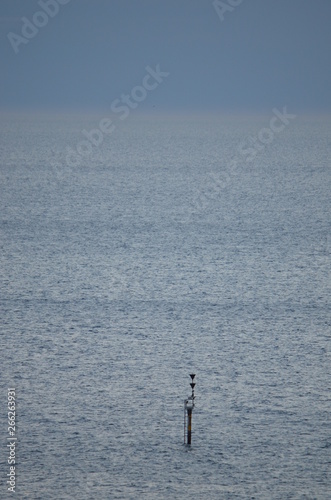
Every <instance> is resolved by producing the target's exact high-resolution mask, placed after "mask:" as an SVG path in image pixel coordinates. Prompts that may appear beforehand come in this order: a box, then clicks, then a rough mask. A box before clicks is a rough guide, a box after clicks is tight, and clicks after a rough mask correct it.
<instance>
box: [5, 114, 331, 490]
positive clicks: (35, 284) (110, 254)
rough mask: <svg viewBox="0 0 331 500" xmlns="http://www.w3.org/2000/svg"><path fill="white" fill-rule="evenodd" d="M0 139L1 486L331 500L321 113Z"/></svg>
mask: <svg viewBox="0 0 331 500" xmlns="http://www.w3.org/2000/svg"><path fill="white" fill-rule="evenodd" d="M275 113H276V114H275ZM277 113H278V115H277ZM277 116H278V117H277ZM279 116H282V118H280V117H279ZM276 117H277V118H276ZM110 118H112V120H113V125H112V127H110V121H109V119H110ZM107 120H108V121H107ZM0 132H1V146H0V147H1V149H0V160H1V164H0V230H1V233H0V234H1V236H0V245H1V251H0V274H1V295H0V314H1V336H0V343H1V377H0V378H1V401H0V406H1V408H2V410H1V419H0V435H1V461H0V470H1V477H0V488H1V492H0V497H1V498H3V499H7V498H14V497H16V498H18V499H24V500H25V499H36V500H37V499H40V500H48V499H49V500H53V499H54V500H55V499H60V500H64V499H79V500H85V499H88V500H89V499H91V500H94V499H111V500H113V499H114V500H115V499H125V500H131V499H132V500H136V499H139V500H140V499H143V500H145V499H146V500H156V499H157V500H161V499H165V500H168V499H169V500H170V499H171V500H174V499H175V500H176V499H180V500H181V499H186V498H192V499H193V498H194V499H196V500H223V499H224V500H227V499H229V500H232V499H234V500H235V499H261V500H262V499H263V500H269V499H271V500H273V499H274V500H276V499H277V500H287V499H330V498H331V481H330V479H331V478H330V471H331V377H330V375H331V343H330V338H331V330H330V324H331V316H330V301H329V298H330V250H331V243H330V241H331V239H330V226H331V225H330V201H331V200H330V198H331V197H330V192H331V189H330V180H331V176H330V149H331V147H330V146H331V134H330V132H331V118H330V117H328V116H322V115H321V116H299V115H298V116H294V115H291V117H290V118H286V115H285V114H284V110H283V108H279V109H278V111H277V112H276V111H275V110H270V112H269V113H264V114H261V115H259V116H257V115H254V116H253V115H224V114H222V113H219V114H217V113H214V114H210V115H208V114H185V113H182V114H177V115H174V114H171V113H168V114H165V113H164V114H162V113H156V112H155V114H154V112H153V111H151V112H149V113H148V114H145V115H142V114H139V113H138V112H137V113H136V114H135V112H134V111H132V112H131V114H130V115H129V116H127V117H126V119H123V120H122V121H121V120H120V119H119V118H118V117H108V118H107V117H106V116H105V115H104V114H102V113H95V114H79V113H76V114H70V113H67V114H66V113H60V112H59V113H51V112H47V113H46V112H44V113H33V112H26V113H3V114H2V117H1V119H0ZM191 373H192V374H193V373H194V374H195V379H194V382H195V383H196V385H195V388H194V390H195V399H194V403H195V406H194V409H193V413H192V443H191V446H188V445H187V444H184V437H185V432H184V417H185V408H184V401H185V399H186V398H188V397H189V396H190V395H191V387H190V383H191V378H190V374H191ZM8 389H11V390H12V391H14V394H15V401H14V402H15V412H14V417H15V422H14V421H13V415H12V414H11V415H10V418H11V423H12V424H13V423H15V432H14V435H10V434H9V432H10V431H9V427H8V425H9V424H8V409H9V406H8V403H10V404H11V402H12V401H13V399H12V398H10V400H8V394H9V393H8ZM11 408H13V406H11ZM12 432H13V431H12ZM14 438H15V439H14ZM10 446H12V447H11V448H10ZM11 451H12V453H11ZM10 457H11V458H12V459H14V467H15V469H10V464H9V459H10ZM13 471H14V473H13ZM13 474H14V476H13ZM10 476H12V482H13V483H14V489H15V493H13V491H10V490H8V488H9V487H10V483H8V481H10V480H11V479H10Z"/></svg>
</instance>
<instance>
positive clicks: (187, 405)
mask: <svg viewBox="0 0 331 500" xmlns="http://www.w3.org/2000/svg"><path fill="white" fill-rule="evenodd" d="M190 377H191V379H192V382H191V384H190V386H191V389H192V394H191V396H190V397H188V398H187V399H185V401H184V444H186V443H187V444H188V445H191V441H192V411H193V408H194V399H195V396H194V387H195V383H194V382H193V380H194V377H195V373H190ZM186 411H187V439H186Z"/></svg>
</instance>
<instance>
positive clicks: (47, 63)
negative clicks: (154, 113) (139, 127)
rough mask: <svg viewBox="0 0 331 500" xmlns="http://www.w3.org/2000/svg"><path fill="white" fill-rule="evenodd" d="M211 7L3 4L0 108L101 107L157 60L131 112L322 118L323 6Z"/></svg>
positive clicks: (32, 0)
mask: <svg viewBox="0 0 331 500" xmlns="http://www.w3.org/2000/svg"><path fill="white" fill-rule="evenodd" d="M66 1H67V2H68V3H67V4H64V3H65V2H66ZM40 2H44V3H45V4H47V3H48V2H49V4H50V5H49V7H48V8H49V9H53V10H51V12H54V14H53V17H50V16H49V15H47V14H42V15H41V16H40V14H39V15H36V13H37V12H38V11H39V12H40V11H41V10H42V9H41V6H40V5H39V3H40ZM55 2H56V3H55ZM60 2H62V3H63V5H60V4H59V3H60ZM213 3H214V2H213V0H69V1H68V0H0V34H1V44H0V56H1V84H0V107H1V108H3V109H8V108H9V109H10V108H15V109H26V108H30V109H31V108H32V109H34V108H38V109H50V108H55V109H60V110H62V109H64V108H68V109H74V110H75V109H87V110H90V109H96V110H102V109H109V106H110V104H111V103H112V102H113V101H114V100H115V99H117V98H119V97H120V96H121V95H122V94H123V93H124V94H128V93H130V92H131V90H132V89H133V88H134V87H135V86H137V85H141V84H142V81H143V78H144V76H145V75H146V69H145V68H146V66H150V67H151V68H155V67H156V65H157V64H159V65H160V69H161V71H164V72H169V73H170V74H169V76H167V77H166V78H164V80H163V82H162V83H161V84H160V85H159V86H158V87H157V88H156V89H155V90H153V91H148V93H147V97H146V99H144V101H143V102H141V103H140V108H139V109H142V110H146V111H148V110H151V109H157V110H161V111H162V110H169V111H176V110H178V111H185V110H188V111H190V110H192V111H212V110H216V111H218V110H220V111H223V110H224V111H226V112H232V111H233V112H238V111H258V112H265V111H267V112H269V111H270V110H271V109H272V108H273V107H279V108H281V107H283V106H284V105H287V107H288V110H289V111H291V112H294V113H298V112H314V111H316V112H330V110H331V98H330V89H331V68H330V60H331V58H330V49H331V0H242V2H240V0H224V2H223V4H225V5H228V10H226V11H225V13H224V19H223V20H221V19H220V17H222V15H221V14H220V15H218V13H217V12H216V9H215V7H214V5H213ZM218 3H219V8H218V10H219V13H220V12H221V11H222V7H221V4H222V2H220V1H219V2H218ZM230 4H232V5H235V4H238V5H237V6H235V7H231V6H229V5H230ZM57 9H58V10H59V12H58V13H56V10H57ZM46 10H47V7H46ZM43 12H44V11H43ZM23 17H25V18H27V19H28V20H29V21H33V19H35V21H36V23H37V24H40V25H42V24H44V26H41V27H38V28H36V29H35V28H33V27H32V28H31V26H30V27H29V28H27V27H26V25H24V21H22V18H23ZM24 26H25V28H24ZM22 29H23V30H25V31H24V34H25V35H26V34H27V35H29V36H30V38H27V37H26V36H23V35H22ZM31 29H32V30H34V32H32V34H31ZM29 30H30V31H29ZM9 32H11V33H12V35H11V41H10V40H9V38H8V33H9ZM17 35H18V36H20V37H22V38H18V37H17ZM13 45H14V46H15V50H16V52H17V53H15V50H14V47H13Z"/></svg>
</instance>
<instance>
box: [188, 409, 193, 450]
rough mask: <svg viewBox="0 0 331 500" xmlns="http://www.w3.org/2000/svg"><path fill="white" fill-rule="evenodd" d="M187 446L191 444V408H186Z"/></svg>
mask: <svg viewBox="0 0 331 500" xmlns="http://www.w3.org/2000/svg"><path fill="white" fill-rule="evenodd" d="M187 419H188V423H187V444H189V445H190V444H191V435H192V408H187Z"/></svg>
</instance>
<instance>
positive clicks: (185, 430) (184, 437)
mask: <svg viewBox="0 0 331 500" xmlns="http://www.w3.org/2000/svg"><path fill="white" fill-rule="evenodd" d="M184 444H186V399H185V401H184Z"/></svg>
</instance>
